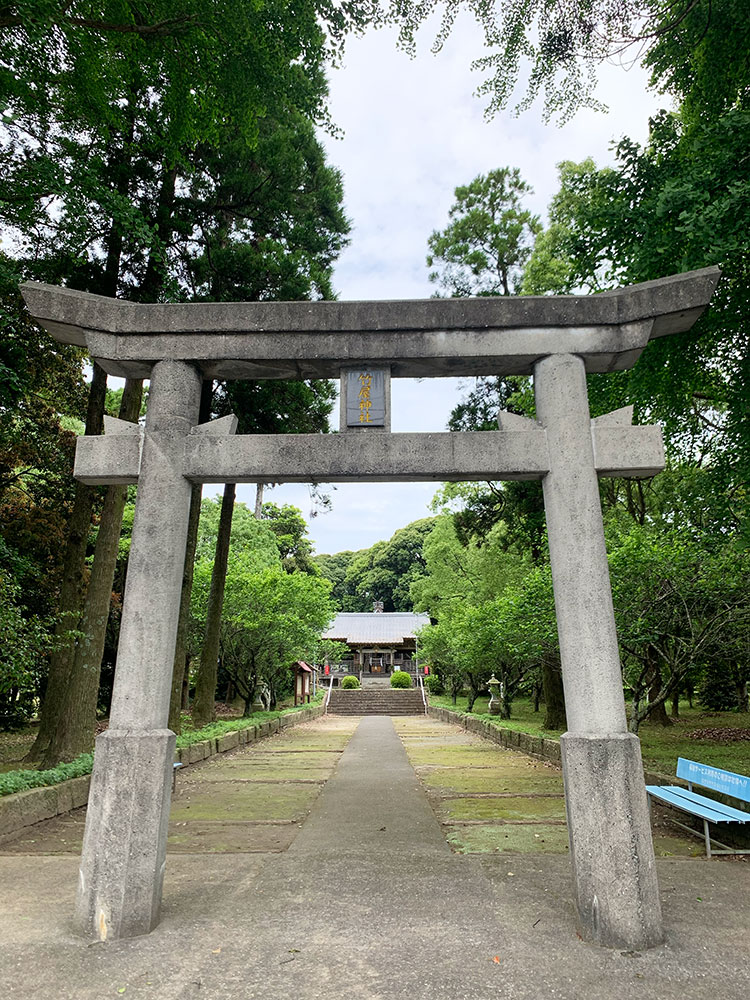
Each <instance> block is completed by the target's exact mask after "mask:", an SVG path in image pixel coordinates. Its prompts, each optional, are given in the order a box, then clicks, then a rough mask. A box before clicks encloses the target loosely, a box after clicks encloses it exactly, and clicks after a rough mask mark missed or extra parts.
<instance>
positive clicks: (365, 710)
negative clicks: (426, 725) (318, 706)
mask: <svg viewBox="0 0 750 1000" xmlns="http://www.w3.org/2000/svg"><path fill="white" fill-rule="evenodd" d="M328 711H329V712H330V713H331V714H332V715H423V714H424V703H423V701H422V693H421V691H418V690H415V689H411V690H401V689H398V688H390V689H386V690H383V689H380V690H373V689H371V688H370V689H367V690H365V689H362V688H359V689H355V690H353V691H346V690H343V691H342V690H340V689H339V690H334V691H332V692H331V700H330V702H329V705H328Z"/></svg>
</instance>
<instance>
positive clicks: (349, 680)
mask: <svg viewBox="0 0 750 1000" xmlns="http://www.w3.org/2000/svg"><path fill="white" fill-rule="evenodd" d="M341 687H342V688H346V690H348V691H354V690H356V689H357V688H358V687H360V683H359V678H358V677H352V676H351V674H350V675H349V676H348V677H345V678H344V679H343V681H342V682H341Z"/></svg>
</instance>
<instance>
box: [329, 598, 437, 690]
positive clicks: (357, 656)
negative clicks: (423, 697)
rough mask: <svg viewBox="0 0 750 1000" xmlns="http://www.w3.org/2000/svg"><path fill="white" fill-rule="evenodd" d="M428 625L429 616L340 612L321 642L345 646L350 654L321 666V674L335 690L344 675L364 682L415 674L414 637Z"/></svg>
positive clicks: (410, 613) (382, 612) (403, 612)
mask: <svg viewBox="0 0 750 1000" xmlns="http://www.w3.org/2000/svg"><path fill="white" fill-rule="evenodd" d="M377 606H378V605H377V604H376V607H377ZM380 607H381V608H382V605H380ZM429 624H430V616H429V615H428V614H417V613H415V612H412V611H390V612H384V611H382V610H376V611H368V612H353V611H342V612H341V613H340V614H338V615H336V617H335V619H334V621H333V624H332V625H331V627H330V628H329V629H328V631H327V632H324V633H323V638H324V639H333V640H335V641H336V642H344V643H346V645H347V646H348V647H349V654H348V655H347V656H345V657H344V658H343V659H342V660H340V661H339V662H337V663H328V664H324V665H323V674H324V675H325V676H330V675H333V678H334V686H335V685H336V684H337V683H338V681H339V680H340V679H341V678H342V677H344V676H346V674H356V675H358V676H360V677H362V678H363V679H364V678H365V677H368V678H370V677H372V678H375V677H387V676H389V675H390V674H391V673H393V671H394V670H405V671H407V673H410V674H415V673H416V672H417V670H418V669H419V642H418V639H417V633H418V632H419V630H420V629H421V628H424V626H425V625H429Z"/></svg>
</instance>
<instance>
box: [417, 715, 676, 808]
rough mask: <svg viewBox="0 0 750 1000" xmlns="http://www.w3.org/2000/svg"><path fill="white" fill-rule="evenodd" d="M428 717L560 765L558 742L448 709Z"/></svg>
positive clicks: (656, 781)
mask: <svg viewBox="0 0 750 1000" xmlns="http://www.w3.org/2000/svg"><path fill="white" fill-rule="evenodd" d="M427 713H428V715H430V716H432V717H433V718H434V719H439V720H440V721H441V722H450V723H452V724H453V725H456V726H463V728H464V729H466V730H467V731H468V732H470V733H477V735H479V736H481V737H483V739H486V740H490V741H491V742H492V743H499V744H500V745H501V746H504V747H510V748H511V749H512V750H521V751H522V752H523V753H526V754H528V755H529V756H530V757H542V758H543V759H545V760H553V761H555V763H559V762H560V742H559V740H554V739H548V738H546V737H543V736H535V735H533V734H532V733H518V732H516V731H515V730H513V729H503V728H502V727H500V726H493V725H492V724H491V723H490V722H487V720H486V719H479V718H472V717H471V716H470V715H463V714H462V713H461V712H452V711H451V710H450V709H449V708H439V707H438V706H437V705H428V706H427ZM643 774H644V777H645V779H646V784H648V785H684V786H685V787H686V788H687V783H686V782H684V781H681V780H680V779H679V778H676V777H675V776H674V775H666V774H660V773H659V772H658V771H647V770H645V768H644V771H643Z"/></svg>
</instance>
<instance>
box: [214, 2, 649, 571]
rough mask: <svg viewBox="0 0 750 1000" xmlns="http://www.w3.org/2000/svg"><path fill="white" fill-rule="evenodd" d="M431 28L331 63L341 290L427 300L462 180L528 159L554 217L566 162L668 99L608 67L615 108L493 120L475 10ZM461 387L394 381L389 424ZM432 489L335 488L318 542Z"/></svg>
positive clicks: (373, 533) (382, 532)
mask: <svg viewBox="0 0 750 1000" xmlns="http://www.w3.org/2000/svg"><path fill="white" fill-rule="evenodd" d="M432 37H433V33H432V32H431V30H430V28H429V26H428V27H427V28H426V29H425V30H424V31H423V32H422V36H421V42H420V46H419V54H418V56H417V57H416V58H415V59H413V60H412V59H409V57H408V56H406V55H405V54H403V53H401V52H399V51H397V49H396V45H395V35H394V33H393V32H388V31H379V32H369V33H368V34H367V35H366V36H365V37H364V38H362V39H351V40H350V41H349V42H348V43H347V52H346V57H345V63H344V65H343V66H342V67H341V68H340V69H336V70H332V71H331V72H330V75H329V76H330V89H331V101H330V107H331V111H332V117H333V120H334V122H335V123H336V124H337V125H338V126H339V127H340V128H341V129H342V130H343V133H344V137H343V139H339V140H336V139H331V138H330V137H325V139H324V141H325V144H326V147H327V150H328V156H329V160H330V162H331V163H333V164H335V165H336V166H337V167H339V168H340V170H341V171H342V173H343V175H344V188H345V201H346V208H347V213H348V215H349V217H350V219H351V220H352V235H351V245H350V246H349V248H348V249H347V250H346V251H345V252H344V254H343V255H342V257H341V258H340V260H339V262H338V265H337V267H336V270H335V279H334V283H335V287H336V291H337V292H338V296H339V298H340V299H399V298H428V297H429V296H431V295H432V293H433V291H434V289H433V286H431V285H430V283H429V281H428V280H427V268H426V265H425V252H426V242H427V237H428V236H429V234H430V233H431V232H432V231H433V230H434V229H441V228H443V227H444V226H445V225H446V223H447V215H448V209H449V208H450V205H451V204H452V202H453V191H454V188H455V187H456V186H457V185H459V184H466V183H468V182H469V181H471V180H472V179H473V178H474V177H476V176H477V174H480V173H486V172H487V171H489V170H492V169H494V168H496V167H503V166H511V167H518V168H519V169H520V171H521V174H522V176H523V177H524V179H525V180H526V181H527V182H528V183H530V184H531V185H532V187H533V188H534V195H533V196H532V197H530V198H529V199H528V207H529V208H531V209H532V210H533V211H535V212H537V213H538V214H539V215H541V216H542V218H543V220H544V221H546V207H547V204H548V202H549V200H550V198H551V197H552V195H553V194H554V193H555V191H556V190H557V187H558V184H557V170H556V164H557V163H559V162H560V161H561V160H575V161H578V160H582V159H585V157H587V156H593V158H594V159H595V161H596V163H597V165H599V166H601V165H603V164H605V163H611V162H612V160H613V156H612V152H611V149H610V146H611V144H612V142H613V141H615V140H617V139H619V138H621V137H622V136H625V135H627V136H630V137H631V138H633V139H636V140H639V141H643V140H644V139H645V137H646V135H647V130H648V118H649V115H651V114H653V112H654V111H655V110H656V109H657V108H658V107H660V106H664V103H665V101H664V98H659V97H658V96H657V95H654V94H653V93H651V92H649V91H647V90H646V78H645V74H644V73H643V72H642V71H640V69H639V68H638V67H635V68H633V69H631V70H629V71H626V70H625V69H623V68H621V67H619V66H604V67H603V68H602V70H601V73H600V87H599V91H598V96H599V98H600V99H601V100H603V101H604V102H605V103H606V104H607V105H608V106H609V108H610V111H609V113H608V114H601V113H595V112H591V111H582V112H579V114H578V115H577V116H576V117H575V118H574V120H573V121H571V122H570V123H568V124H567V125H566V126H564V127H562V128H559V127H557V126H555V125H553V124H549V125H545V124H544V123H543V120H542V111H541V107H535V108H532V109H531V110H530V111H527V112H525V113H524V114H523V115H522V116H521V117H518V118H514V117H513V116H512V115H511V114H510V113H508V112H506V113H503V114H502V115H501V116H498V117H496V118H495V119H493V120H492V121H490V122H487V121H485V119H484V116H483V112H484V104H483V102H482V100H481V99H479V98H476V97H474V96H473V92H474V90H475V89H476V87H477V85H478V83H479V82H480V77H479V76H478V75H476V74H474V73H472V72H471V71H470V68H469V67H470V63H471V61H472V59H474V58H476V57H477V56H478V55H479V54H480V53H481V35H480V33H479V31H478V29H476V27H475V26H474V24H473V21H472V20H471V19H470V18H466V19H464V20H462V21H460V22H459V23H458V25H457V27H456V29H455V30H454V32H453V34H452V36H451V38H450V40H449V42H448V44H447V45H446V47H445V49H444V51H443V52H441V53H440V54H438V55H437V56H434V55H432V54H431V52H430V51H429V49H430V43H431V41H432ZM458 398H459V385H458V380H455V379H427V380H423V381H422V382H415V381H413V380H411V379H394V382H393V392H392V418H393V423H392V426H393V430H394V431H430V430H445V427H446V421H447V419H448V415H449V414H450V411H451V409H452V407H453V406H454V405H455V402H456V400H457V399H458ZM210 489H211V488H208V487H207V488H206V494H207V495H210V493H209V490H210ZM434 492H435V486H434V484H431V483H418V484H413V485H408V484H373V485H366V484H344V485H340V486H338V487H337V488H336V490H335V491H334V492H332V498H333V510H332V511H330V512H326V513H321V514H319V515H318V516H317V517H315V518H314V519H310V535H311V537H312V539H313V540H314V544H315V549H316V552H319V553H322V552H339V551H341V550H343V549H361V548H366V547H368V546H370V545H372V544H373V543H374V542H376V541H378V540H379V539H387V538H390V536H391V535H392V534H393V532H394V531H395V530H396V529H397V528H400V527H403V526H404V525H406V524H408V523H409V522H410V521H413V520H416V519H417V518H420V517H427V516H429V510H428V507H427V505H428V503H429V501H430V499H431V498H432V496H433V494H434ZM254 495H255V487H254V486H240V487H238V499H239V500H241V501H244V502H245V503H248V504H249V505H251V506H252V504H253V502H254ZM267 499H269V500H272V501H274V502H275V503H279V504H281V503H293V504H295V505H296V506H298V507H299V508H300V509H301V510H302V511H303V513H304V514H305V516H306V517H309V514H310V510H311V503H310V498H309V495H308V491H307V489H306V488H305V487H304V486H295V485H288V486H279V487H276V488H275V489H274V490H272V491H271V492H269V493H268V494H267Z"/></svg>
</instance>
